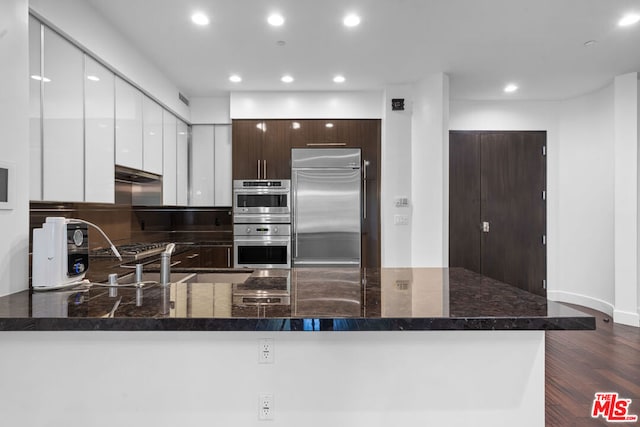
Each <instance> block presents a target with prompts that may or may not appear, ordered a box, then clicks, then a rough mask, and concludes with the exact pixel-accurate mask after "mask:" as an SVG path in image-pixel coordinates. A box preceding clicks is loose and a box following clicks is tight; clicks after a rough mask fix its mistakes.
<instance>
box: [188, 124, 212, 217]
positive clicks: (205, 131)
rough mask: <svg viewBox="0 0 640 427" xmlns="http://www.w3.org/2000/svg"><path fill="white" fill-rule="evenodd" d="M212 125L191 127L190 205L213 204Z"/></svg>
mask: <svg viewBox="0 0 640 427" xmlns="http://www.w3.org/2000/svg"><path fill="white" fill-rule="evenodd" d="M214 164H215V160H214V127H213V125H194V126H192V127H191V199H190V205H191V206H214V191H213V189H214V185H215V182H214V173H213V167H214Z"/></svg>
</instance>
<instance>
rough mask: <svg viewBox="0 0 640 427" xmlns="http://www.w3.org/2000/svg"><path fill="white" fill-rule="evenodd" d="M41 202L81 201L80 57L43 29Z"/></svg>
mask: <svg viewBox="0 0 640 427" xmlns="http://www.w3.org/2000/svg"><path fill="white" fill-rule="evenodd" d="M43 48H44V76H43V78H44V79H46V80H44V82H45V83H44V91H43V93H44V96H43V100H44V103H43V141H42V142H43V156H42V158H43V179H42V182H43V199H44V200H50V201H67V202H81V201H83V200H84V147H83V145H84V141H83V139H84V138H83V108H82V103H83V80H84V77H83V72H82V67H83V58H84V54H83V53H82V52H81V51H80V50H79V49H78V48H76V47H75V46H73V45H72V44H71V43H69V42H68V41H66V40H65V39H63V38H62V37H60V36H59V35H58V34H56V33H54V32H53V31H51V30H50V29H48V28H45V30H44V45H43Z"/></svg>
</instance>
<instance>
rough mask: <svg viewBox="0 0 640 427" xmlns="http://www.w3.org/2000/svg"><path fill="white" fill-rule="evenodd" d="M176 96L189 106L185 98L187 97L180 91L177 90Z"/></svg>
mask: <svg viewBox="0 0 640 427" xmlns="http://www.w3.org/2000/svg"><path fill="white" fill-rule="evenodd" d="M178 98H179V99H180V101H182V102H184V104H185V105H186V106H187V107H188V106H189V99H187V97H186V96H184V95H183V94H181V93H180V92H178Z"/></svg>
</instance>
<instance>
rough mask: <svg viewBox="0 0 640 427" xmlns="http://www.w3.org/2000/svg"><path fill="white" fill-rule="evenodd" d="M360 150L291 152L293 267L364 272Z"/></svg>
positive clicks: (293, 150)
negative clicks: (349, 269) (351, 268)
mask: <svg viewBox="0 0 640 427" xmlns="http://www.w3.org/2000/svg"><path fill="white" fill-rule="evenodd" d="M360 157H361V156H360V149H359V148H294V149H292V150H291V191H292V214H293V216H292V221H291V222H292V224H291V225H292V229H293V230H292V261H291V264H292V267H328V266H331V267H336V266H344V267H359V266H360V236H361V234H360V233H361V222H360V221H361V194H360V192H361V176H360Z"/></svg>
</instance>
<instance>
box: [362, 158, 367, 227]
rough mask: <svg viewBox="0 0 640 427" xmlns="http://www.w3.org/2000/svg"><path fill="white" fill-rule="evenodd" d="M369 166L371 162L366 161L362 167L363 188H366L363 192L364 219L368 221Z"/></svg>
mask: <svg viewBox="0 0 640 427" xmlns="http://www.w3.org/2000/svg"><path fill="white" fill-rule="evenodd" d="M368 166H369V161H368V160H365V161H364V162H363V166H362V175H363V178H362V186H363V187H364V188H363V191H362V200H363V203H362V218H363V219H367V169H368Z"/></svg>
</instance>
